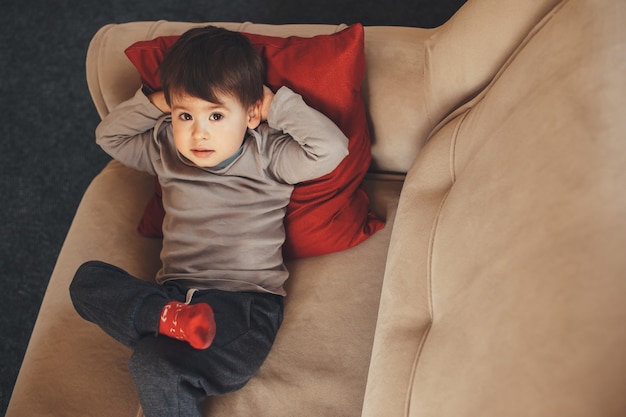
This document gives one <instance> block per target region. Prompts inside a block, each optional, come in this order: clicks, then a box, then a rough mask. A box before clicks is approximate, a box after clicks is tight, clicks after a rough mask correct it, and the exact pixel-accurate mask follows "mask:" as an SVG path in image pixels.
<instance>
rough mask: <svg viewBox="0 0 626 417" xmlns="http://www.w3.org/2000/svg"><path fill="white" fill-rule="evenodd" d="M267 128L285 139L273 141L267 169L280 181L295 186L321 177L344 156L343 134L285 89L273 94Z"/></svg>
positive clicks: (328, 120) (345, 152)
mask: <svg viewBox="0 0 626 417" xmlns="http://www.w3.org/2000/svg"><path fill="white" fill-rule="evenodd" d="M268 125H269V127H271V128H273V129H276V130H279V131H281V132H282V133H283V134H285V135H286V136H288V137H289V138H288V140H281V141H276V142H275V143H276V149H274V152H273V157H272V163H271V167H270V169H271V171H272V173H273V175H274V176H275V177H276V178H277V179H279V180H280V181H283V182H286V183H289V184H296V183H299V182H303V181H307V180H312V179H315V178H318V177H321V176H323V175H326V174H328V173H329V172H331V171H332V170H334V169H335V168H336V167H337V165H339V163H340V162H341V161H342V160H343V159H344V158H345V157H346V155H348V138H347V137H346V136H345V135H344V134H343V132H342V131H341V130H340V129H339V128H338V127H337V126H336V125H335V124H334V123H333V122H332V121H331V120H330V119H329V118H328V117H326V116H325V115H324V114H322V113H320V112H319V111H317V110H315V109H313V108H311V107H309V106H308V105H307V104H306V103H305V102H304V100H303V99H302V97H301V96H300V95H299V94H296V93H294V92H293V91H291V90H290V89H289V88H287V87H282V88H281V89H279V90H278V91H277V92H276V95H275V96H274V99H273V101H272V105H271V107H270V111H269V114H268Z"/></svg>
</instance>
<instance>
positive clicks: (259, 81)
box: [159, 26, 265, 108]
mask: <svg viewBox="0 0 626 417" xmlns="http://www.w3.org/2000/svg"><path fill="white" fill-rule="evenodd" d="M159 70H160V72H161V85H162V86H163V91H164V93H165V100H166V101H167V103H168V104H170V103H171V102H170V99H171V97H172V95H177V94H188V95H191V96H194V97H198V98H201V99H203V100H207V101H210V102H212V103H218V104H219V100H218V98H217V96H218V94H222V95H230V96H232V97H233V98H235V99H237V100H238V101H239V102H240V104H241V105H242V106H243V107H246V108H247V107H250V106H252V105H254V104H255V103H256V102H257V101H259V100H261V99H262V98H263V82H264V78H265V70H264V67H263V60H262V59H261V56H260V55H259V53H258V51H257V50H256V48H255V47H254V46H253V45H252V44H251V43H250V41H249V40H248V38H246V37H245V36H244V35H242V34H241V33H238V32H233V31H230V30H226V29H223V28H218V27H215V26H207V27H202V28H195V29H191V30H189V31H187V32H185V33H184V34H183V35H181V37H180V38H179V39H178V40H177V41H176V43H174V45H172V47H171V48H170V49H169V50H168V52H167V54H166V55H165V58H164V59H163V62H162V63H161V65H160V67H159Z"/></svg>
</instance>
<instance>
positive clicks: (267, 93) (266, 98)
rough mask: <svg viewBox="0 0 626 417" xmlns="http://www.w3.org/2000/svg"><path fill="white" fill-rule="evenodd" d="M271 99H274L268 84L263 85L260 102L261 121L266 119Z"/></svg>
mask: <svg viewBox="0 0 626 417" xmlns="http://www.w3.org/2000/svg"><path fill="white" fill-rule="evenodd" d="M272 100H274V93H273V92H272V90H270V89H269V87H268V86H266V85H264V86H263V103H262V104H261V121H263V122H264V121H266V120H267V116H268V115H269V113H270V106H271V105H272Z"/></svg>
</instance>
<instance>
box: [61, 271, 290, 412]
mask: <svg viewBox="0 0 626 417" xmlns="http://www.w3.org/2000/svg"><path fill="white" fill-rule="evenodd" d="M186 293H187V288H184V287H182V286H180V285H177V284H176V283H175V282H168V283H166V284H164V285H158V284H155V283H151V282H146V281H143V280H141V279H138V278H136V277H133V276H132V275H130V274H128V273H127V272H125V271H123V270H122V269H120V268H117V267H115V266H113V265H109V264H106V263H103V262H98V261H91V262H87V263H85V264H83V265H82V266H81V267H80V268H79V269H78V271H77V272H76V275H75V276H74V280H73V281H72V284H71V286H70V294H71V297H72V302H73V303H74V307H75V308H76V311H77V312H78V313H79V314H80V315H81V316H82V317H83V318H84V319H86V320H88V321H91V322H93V323H95V324H97V325H98V326H100V327H101V328H102V329H103V330H104V331H105V332H107V333H108V334H109V335H111V336H112V337H113V338H115V339H117V340H118V341H119V342H121V343H123V344H124V345H126V346H128V347H130V348H131V349H133V354H132V357H131V359H130V363H129V368H130V373H131V375H132V377H133V380H134V382H135V385H136V387H137V390H138V391H139V398H140V401H141V405H142V407H143V410H144V413H145V415H146V417H192V416H198V417H199V416H201V411H200V410H201V405H202V401H203V400H204V398H205V397H206V396H208V395H218V394H224V393H227V392H231V391H234V390H237V389H239V388H241V387H243V386H244V385H245V384H246V382H248V380H249V379H250V378H251V377H252V376H253V375H254V374H255V373H256V372H257V371H258V369H259V368H260V366H261V364H262V363H263V361H264V360H265V358H266V357H267V355H268V353H269V351H270V348H271V346H272V344H273V343H274V339H275V337H276V333H277V332H278V328H279V327H280V324H281V322H282V318H283V299H282V297H281V296H277V295H273V294H263V293H254V292H228V291H217V290H203V291H198V292H196V293H195V294H194V295H193V299H192V302H191V303H192V304H195V303H201V302H204V303H207V304H209V305H210V306H211V307H212V308H213V311H214V313H215V323H216V329H217V332H216V334H215V339H214V340H213V344H212V345H211V346H210V347H209V348H208V349H206V350H197V349H194V348H192V347H191V346H189V344H187V343H186V342H181V341H178V340H175V339H172V338H169V337H166V336H161V335H158V327H159V319H160V314H161V310H162V309H163V307H164V306H165V304H167V303H168V302H170V301H180V302H184V301H185V297H186Z"/></svg>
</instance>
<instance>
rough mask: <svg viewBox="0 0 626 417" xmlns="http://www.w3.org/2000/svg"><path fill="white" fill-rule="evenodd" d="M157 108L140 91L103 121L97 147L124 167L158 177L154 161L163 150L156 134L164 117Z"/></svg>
mask: <svg viewBox="0 0 626 417" xmlns="http://www.w3.org/2000/svg"><path fill="white" fill-rule="evenodd" d="M157 105H158V104H157V103H156V102H155V103H154V104H153V103H152V102H151V101H150V99H149V98H148V97H146V95H145V94H144V93H143V92H142V91H141V90H139V91H138V92H137V94H135V96H134V97H132V98H131V99H129V100H127V101H125V102H123V103H121V104H120V105H119V106H117V107H116V108H115V109H114V110H113V111H112V112H111V113H109V114H108V115H107V116H106V117H105V118H104V120H102V122H101V123H100V124H99V125H98V127H97V128H96V143H97V144H98V145H100V146H101V147H102V149H103V150H104V151H105V152H106V153H108V154H109V155H110V156H111V157H113V158H114V159H116V160H118V161H120V162H121V163H123V164H124V165H126V166H129V167H132V168H135V169H138V170H141V171H147V172H150V173H152V174H155V172H154V166H153V163H152V161H153V160H154V158H155V157H158V154H159V149H158V144H157V142H156V141H155V140H154V139H153V138H154V130H155V126H156V125H157V124H158V123H159V122H160V119H162V117H163V115H164V112H163V111H161V110H160V109H159V108H158V107H157Z"/></svg>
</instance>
